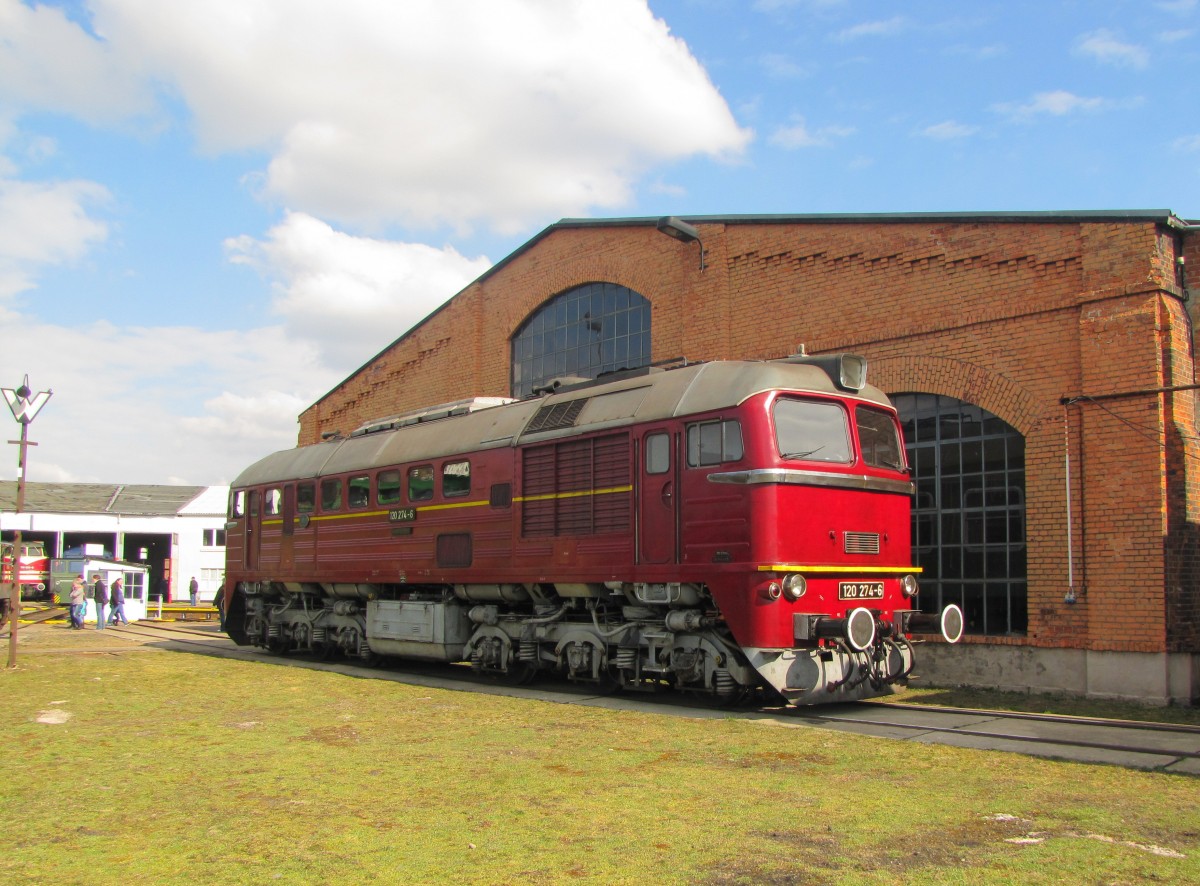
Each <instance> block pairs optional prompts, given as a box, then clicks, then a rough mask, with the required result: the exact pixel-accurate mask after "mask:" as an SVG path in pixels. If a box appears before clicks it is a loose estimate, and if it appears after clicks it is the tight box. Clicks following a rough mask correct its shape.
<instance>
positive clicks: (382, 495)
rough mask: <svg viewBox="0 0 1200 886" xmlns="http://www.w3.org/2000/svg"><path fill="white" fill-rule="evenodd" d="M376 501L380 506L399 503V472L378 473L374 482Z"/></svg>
mask: <svg viewBox="0 0 1200 886" xmlns="http://www.w3.org/2000/svg"><path fill="white" fill-rule="evenodd" d="M376 483H377V488H376V491H375V494H376V496H377V498H376V501H378V502H379V504H381V505H390V504H395V503H396V502H398V501H400V472H399V471H380V472H379V478H378V480H377V481H376Z"/></svg>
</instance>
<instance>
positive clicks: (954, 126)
mask: <svg viewBox="0 0 1200 886" xmlns="http://www.w3.org/2000/svg"><path fill="white" fill-rule="evenodd" d="M977 132H979V127H978V126H970V125H969V124H966V123H959V122H957V121H955V120H945V121H943V122H941V123H935V124H934V125H933V126H926V127H925V128H924V129H922V130H921V133H920V134H921V135H923V136H925V137H926V138H932V139H937V140H939V141H950V140H953V139H958V138H969V137H970V136H972V135H974V134H975V133H977Z"/></svg>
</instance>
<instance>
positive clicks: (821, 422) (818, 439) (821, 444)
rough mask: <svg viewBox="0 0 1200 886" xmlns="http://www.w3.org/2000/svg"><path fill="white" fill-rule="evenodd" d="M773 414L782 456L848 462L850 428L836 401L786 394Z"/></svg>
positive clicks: (776, 405)
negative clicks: (800, 398)
mask: <svg viewBox="0 0 1200 886" xmlns="http://www.w3.org/2000/svg"><path fill="white" fill-rule="evenodd" d="M774 414H775V443H776V445H777V446H778V447H779V455H780V457H781V458H785V459H806V460H808V461H823V462H836V463H839V464H849V463H850V461H851V458H850V428H849V426H848V423H847V421H846V413H845V411H844V410H843V409H842V407H841V406H840V405H838V404H837V403H825V402H820V401H815V400H795V399H791V398H785V399H780V400H778V401H776V403H775V410H774Z"/></svg>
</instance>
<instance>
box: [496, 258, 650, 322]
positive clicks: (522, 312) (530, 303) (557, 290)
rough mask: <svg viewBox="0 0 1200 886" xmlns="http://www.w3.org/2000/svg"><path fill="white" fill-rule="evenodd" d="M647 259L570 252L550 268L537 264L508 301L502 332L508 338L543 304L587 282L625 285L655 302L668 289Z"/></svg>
mask: <svg viewBox="0 0 1200 886" xmlns="http://www.w3.org/2000/svg"><path fill="white" fill-rule="evenodd" d="M648 265H649V263H647V262H639V261H634V260H632V259H631V258H630V257H629V256H624V255H622V256H617V255H612V254H607V253H606V254H591V253H589V254H584V255H581V256H574V255H572V256H571V258H570V260H568V261H563V262H561V263H559V264H556V265H555V266H553V267H547V266H540V267H538V269H537V273H536V274H534V275H532V276H530V277H529V279H528V280H525V281H523V282H524V283H525V285H524V286H522V287H521V295H520V297H519V298H517V299H514V300H512V301H510V302H509V308H508V311H507V312H506V313H507V315H508V317H507V319H508V321H509V327H508V329H507V331H506V333H505V337H506V338H511V337H512V335H513V333H514V332H516V331H517V329H519V328H520V327H521V325H522V324H523V323H525V321H526V320H528V319H529V317H530V316H532V315H533V313H534V312H535V311H537V310H538V309H539V308H540V307H541V306H542V305H544V304H545V303H546V302H548V301H550V300H551V299H554V298H556V297H557V296H560V295H562V294H563V293H565V292H568V291H570V290H572V289H574V288H576V287H577V286H584V285H586V284H588V283H613V284H615V285H617V286H624V287H625V288H626V289H631V290H633V291H634V292H636V293H637V294H638V295H640V296H641V297H642V298H644V299H646V301H648V302H650V304H651V305H652V306H654V305H656V304H658V303H659V302H660V301H662V300H663V299H664V297H665V296H666V295H667V293H669V292H670V291H671V289H670V287H669V286H668V285H667V283H665V282H664V280H663V278H662V275H661V274H656V273H653V270H654V269H653V268H652V267H649V266H648Z"/></svg>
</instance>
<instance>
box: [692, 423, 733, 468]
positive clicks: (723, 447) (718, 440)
mask: <svg viewBox="0 0 1200 886" xmlns="http://www.w3.org/2000/svg"><path fill="white" fill-rule="evenodd" d="M741 457H742V426H741V425H740V424H739V423H738V422H736V421H705V422H700V423H698V424H694V425H689V426H688V429H687V463H688V467H690V468H695V467H703V466H705V465H719V464H721V463H722V462H727V461H738V460H739V459H741Z"/></svg>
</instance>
